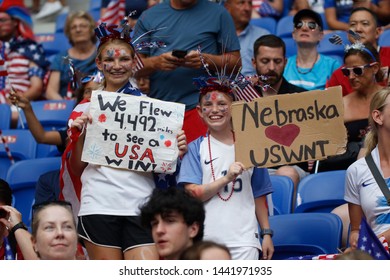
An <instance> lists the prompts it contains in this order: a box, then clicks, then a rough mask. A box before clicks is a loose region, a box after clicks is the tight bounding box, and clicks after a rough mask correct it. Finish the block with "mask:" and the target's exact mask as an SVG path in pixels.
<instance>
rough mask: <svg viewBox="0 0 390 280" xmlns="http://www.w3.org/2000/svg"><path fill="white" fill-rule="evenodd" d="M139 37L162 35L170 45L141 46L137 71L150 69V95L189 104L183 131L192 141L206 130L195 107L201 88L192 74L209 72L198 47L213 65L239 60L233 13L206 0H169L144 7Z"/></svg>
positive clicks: (137, 29)
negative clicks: (230, 13) (142, 66)
mask: <svg viewBox="0 0 390 280" xmlns="http://www.w3.org/2000/svg"><path fill="white" fill-rule="evenodd" d="M149 31H152V32H150V33H148V35H147V36H144V37H142V39H141V40H140V41H144V42H145V41H147V42H154V41H164V43H165V44H166V46H167V47H165V48H152V49H144V50H141V51H139V53H140V55H141V57H142V60H143V63H144V68H142V69H141V70H139V71H138V72H137V74H136V75H138V76H148V75H150V94H149V96H150V97H153V98H157V99H161V100H165V101H173V102H180V103H183V104H185V105H186V114H185V116H184V127H183V129H184V131H185V133H186V136H187V141H188V143H189V142H191V141H192V140H194V139H196V138H198V137H199V136H200V135H204V134H205V132H206V127H205V125H204V124H203V122H202V121H201V119H200V118H199V115H198V113H197V112H196V109H195V107H196V105H197V103H198V100H199V92H198V90H197V88H196V87H195V85H194V84H193V81H192V79H193V78H195V77H199V76H204V75H207V73H206V72H205V70H204V69H203V68H202V63H201V59H200V56H199V54H198V52H197V49H198V47H199V46H200V47H201V49H202V54H203V58H204V62H205V63H207V64H208V65H209V68H210V70H211V71H218V72H219V73H220V72H221V71H222V70H223V69H225V67H226V74H228V75H230V73H231V71H232V70H233V69H234V68H235V71H237V70H238V69H239V68H240V66H241V61H240V44H239V41H238V38H237V35H236V31H235V27H234V24H233V21H232V18H231V17H230V15H229V13H228V12H227V11H226V10H225V9H224V7H223V6H221V5H218V4H216V3H213V2H210V1H207V0H170V1H166V2H164V3H161V4H158V5H156V6H154V7H152V8H150V9H148V10H146V11H144V12H143V13H142V15H141V16H140V18H139V19H138V22H137V25H136V27H135V38H138V37H139V36H141V35H142V34H145V33H146V32H149Z"/></svg>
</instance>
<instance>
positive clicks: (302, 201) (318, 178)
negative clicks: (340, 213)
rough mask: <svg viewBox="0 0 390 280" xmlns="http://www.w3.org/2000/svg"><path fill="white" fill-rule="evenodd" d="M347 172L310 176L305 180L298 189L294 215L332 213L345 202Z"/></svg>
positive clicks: (330, 172) (338, 171) (337, 171)
mask: <svg viewBox="0 0 390 280" xmlns="http://www.w3.org/2000/svg"><path fill="white" fill-rule="evenodd" d="M345 174H346V171H345V170H336V171H327V172H320V173H316V174H310V175H308V176H306V177H305V178H303V179H302V180H301V181H300V182H299V184H298V189H297V199H296V207H295V210H294V213H304V212H331V211H332V210H333V209H334V208H336V207H337V206H340V205H342V204H344V203H346V202H345V200H344V188H345V187H344V186H345Z"/></svg>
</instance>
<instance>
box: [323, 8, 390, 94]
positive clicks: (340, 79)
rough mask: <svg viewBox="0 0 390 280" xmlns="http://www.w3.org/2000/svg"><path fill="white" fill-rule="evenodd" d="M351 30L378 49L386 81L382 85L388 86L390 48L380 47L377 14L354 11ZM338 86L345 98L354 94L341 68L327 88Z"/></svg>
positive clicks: (350, 20)
mask: <svg viewBox="0 0 390 280" xmlns="http://www.w3.org/2000/svg"><path fill="white" fill-rule="evenodd" d="M349 29H350V30H353V31H354V32H356V33H357V34H359V35H360V42H361V43H363V44H366V43H370V44H372V45H373V46H374V47H375V48H377V49H378V52H379V57H380V61H381V65H382V68H381V69H382V71H383V73H384V79H383V81H382V82H381V83H380V84H381V85H383V86H387V84H388V78H389V75H388V74H389V73H388V72H389V66H390V47H379V46H378V38H379V36H380V34H381V28H380V27H379V26H378V19H377V16H376V15H375V13H373V12H372V11H371V10H369V9H367V8H356V9H353V10H352V12H351V16H350V18H349ZM348 39H349V41H351V42H352V43H354V42H355V39H353V38H352V36H351V35H350V34H349V35H348ZM338 85H341V87H342V91H343V96H345V95H347V94H349V93H350V92H352V87H351V85H350V83H349V80H348V77H346V76H344V75H343V73H342V72H341V67H340V68H338V69H337V70H336V71H334V72H333V74H332V76H331V77H330V79H329V80H328V82H327V84H326V87H327V88H328V87H333V86H338Z"/></svg>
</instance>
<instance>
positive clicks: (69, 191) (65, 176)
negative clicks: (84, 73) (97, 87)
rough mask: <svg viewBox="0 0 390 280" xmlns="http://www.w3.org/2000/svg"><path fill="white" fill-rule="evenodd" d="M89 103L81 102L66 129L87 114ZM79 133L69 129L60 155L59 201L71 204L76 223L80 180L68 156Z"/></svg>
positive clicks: (78, 208) (74, 110)
mask: <svg viewBox="0 0 390 280" xmlns="http://www.w3.org/2000/svg"><path fill="white" fill-rule="evenodd" d="M88 108H89V102H88V101H87V100H83V101H81V102H80V103H79V104H78V105H77V106H76V107H75V108H74V109H73V112H72V113H71V115H70V117H69V121H68V127H70V125H71V123H72V122H73V121H74V120H75V119H76V118H77V117H79V116H81V115H82V114H83V113H84V112H87V110H88ZM80 134H81V132H80V131H78V130H77V129H69V130H68V136H69V143H68V145H67V146H66V149H65V151H64V153H63V154H62V164H61V171H60V190H61V191H60V199H61V200H66V201H69V202H70V203H71V204H72V210H73V215H74V217H75V219H76V221H77V215H78V213H79V210H80V197H81V180H80V177H79V176H76V175H74V174H73V173H72V172H71V170H70V168H69V165H70V162H69V154H70V153H71V152H72V150H73V149H74V147H75V145H76V143H77V140H78V138H79V136H80Z"/></svg>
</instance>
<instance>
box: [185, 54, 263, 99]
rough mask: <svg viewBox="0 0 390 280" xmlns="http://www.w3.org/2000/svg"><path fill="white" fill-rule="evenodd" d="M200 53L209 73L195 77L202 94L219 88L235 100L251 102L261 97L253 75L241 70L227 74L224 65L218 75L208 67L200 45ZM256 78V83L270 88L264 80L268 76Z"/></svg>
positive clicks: (194, 79)
mask: <svg viewBox="0 0 390 280" xmlns="http://www.w3.org/2000/svg"><path fill="white" fill-rule="evenodd" d="M198 55H199V58H200V61H201V63H202V66H203V68H204V70H205V71H206V73H207V74H208V76H201V77H198V78H193V82H194V84H195V86H196V87H197V88H198V89H199V93H200V94H201V95H204V94H206V93H208V92H210V91H213V90H217V91H221V92H224V93H226V94H228V95H231V96H232V97H233V100H234V101H239V100H243V101H246V102H250V101H252V100H253V99H255V98H258V97H261V95H260V93H258V92H257V91H256V89H255V88H254V83H253V82H252V77H245V76H244V75H242V74H241V73H240V71H238V73H237V74H236V75H233V74H231V75H230V76H229V75H227V74H226V67H223V68H222V70H221V71H217V75H216V76H215V75H213V74H212V73H211V71H210V69H209V67H208V66H209V65H208V64H207V63H206V62H205V59H204V57H203V55H202V51H201V47H200V46H198ZM226 59H227V60H228V59H229V56H227V58H226ZM211 62H213V61H211ZM226 64H227V63H226ZM226 64H225V65H226ZM215 66H216V65H215ZM215 69H217V67H215ZM234 70H235V67H234V68H233V70H232V73H234ZM256 78H257V82H256V85H258V86H260V87H261V88H262V89H263V90H267V89H268V88H269V85H268V84H266V83H265V82H264V81H265V80H266V77H264V76H260V77H257V76H256Z"/></svg>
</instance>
